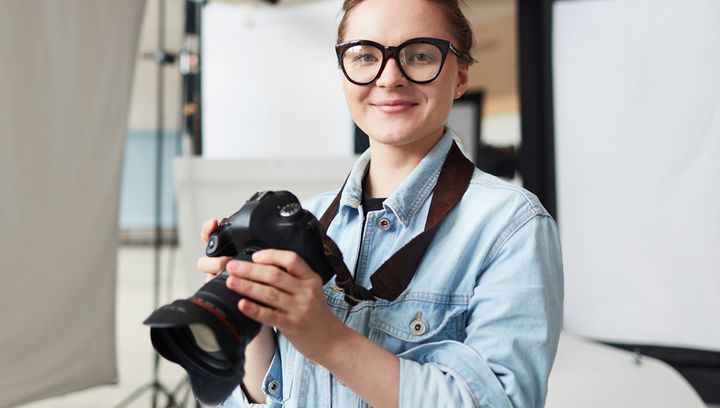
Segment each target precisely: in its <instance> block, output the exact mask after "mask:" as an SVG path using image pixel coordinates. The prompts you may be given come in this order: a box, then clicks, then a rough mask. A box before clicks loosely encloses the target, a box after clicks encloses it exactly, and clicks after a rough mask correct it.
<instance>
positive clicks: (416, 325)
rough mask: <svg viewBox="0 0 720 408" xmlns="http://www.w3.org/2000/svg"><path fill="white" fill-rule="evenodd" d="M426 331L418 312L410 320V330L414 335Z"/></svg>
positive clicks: (420, 313)
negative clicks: (413, 318)
mask: <svg viewBox="0 0 720 408" xmlns="http://www.w3.org/2000/svg"><path fill="white" fill-rule="evenodd" d="M425 331H427V326H425V322H423V321H422V312H418V314H417V316H416V317H415V320H413V321H412V322H410V332H411V333H412V334H413V335H415V336H422V335H423V334H425Z"/></svg>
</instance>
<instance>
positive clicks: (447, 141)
mask: <svg viewBox="0 0 720 408" xmlns="http://www.w3.org/2000/svg"><path fill="white" fill-rule="evenodd" d="M452 139H453V134H452V131H447V132H446V133H445V135H444V136H443V137H442V139H441V140H440V141H439V142H438V143H437V145H436V146H435V147H434V149H433V150H432V151H431V152H430V153H429V154H428V155H427V156H426V157H425V158H424V159H423V160H422V161H421V162H420V163H419V165H418V166H417V167H416V168H415V169H414V171H413V172H412V173H411V174H410V175H409V176H408V177H407V178H406V179H405V180H404V181H403V183H402V184H401V185H400V186H399V187H398V189H397V190H396V191H395V192H394V193H393V194H392V195H391V196H390V197H388V198H387V199H386V200H385V202H384V204H383V207H384V208H383V209H382V210H379V211H372V212H369V213H368V214H367V222H366V223H363V217H364V215H363V210H362V208H361V207H360V202H361V197H362V179H363V176H364V174H365V169H366V167H367V166H368V163H369V160H370V155H369V152H365V154H363V155H362V156H361V157H360V158H359V160H358V161H357V163H356V164H355V166H354V168H353V169H352V172H351V173H350V177H349V178H348V181H347V184H346V186H345V189H344V191H343V193H342V196H341V200H340V206H339V209H338V213H337V215H336V216H335V218H334V220H333V221H332V223H331V225H330V228H329V229H328V235H329V236H331V237H332V238H333V240H335V242H336V243H337V244H338V246H339V248H340V249H341V250H342V252H343V255H344V259H345V262H346V264H347V266H348V268H349V269H350V271H351V272H352V273H353V275H354V277H355V280H356V282H358V283H361V284H362V285H363V286H365V287H366V288H369V287H370V275H371V274H372V273H373V272H374V271H375V270H376V269H377V268H378V267H379V266H380V265H382V263H383V262H385V260H387V259H388V258H389V257H390V256H391V255H392V254H393V253H395V252H396V251H397V250H398V249H400V248H401V247H402V246H403V245H405V244H406V243H407V242H408V241H410V240H411V239H412V238H413V237H414V236H416V235H417V234H419V233H420V232H422V231H423V229H424V226H425V220H426V217H427V214H428V210H429V205H430V200H431V198H432V191H433V188H434V186H435V183H436V181H437V179H438V176H439V173H440V169H441V167H442V164H443V162H444V160H445V157H446V155H447V153H448V151H449V149H450V146H451V143H452ZM335 195H336V193H326V194H321V195H319V196H316V197H314V198H312V199H310V200H309V201H307V202H305V203H304V204H303V205H304V207H305V208H307V209H309V210H310V211H312V212H313V213H314V214H315V215H316V216H318V217H319V216H320V215H322V213H323V212H324V211H325V209H326V208H327V207H328V206H329V204H330V202H331V201H332V200H333V198H334V197H335ZM363 225H364V228H365V231H364V232H363V231H361V228H363ZM334 282H335V281H334V279H333V280H331V281H330V282H328V283H327V284H326V285H325V288H324V289H325V295H326V299H327V304H328V306H329V308H330V309H331V310H332V311H333V313H334V314H335V315H336V316H337V317H338V319H340V320H342V321H343V322H344V323H345V324H346V325H347V326H349V327H350V328H352V329H353V330H355V331H357V332H358V333H360V334H362V335H364V336H366V337H368V338H369V339H370V340H372V341H374V342H376V343H377V344H379V345H381V346H382V347H384V348H386V349H387V350H390V351H391V352H392V353H394V354H395V355H397V356H398V357H399V359H400V390H399V401H400V406H401V407H408V408H417V407H479V406H482V407H541V406H543V405H544V402H545V395H546V393H547V380H548V376H549V373H550V368H551V366H552V362H553V359H554V357H555V352H556V349H557V344H558V337H559V334H560V329H561V325H562V303H563V274H562V261H561V255H560V243H559V240H558V233H557V228H556V225H555V222H554V220H553V219H552V218H551V217H550V216H549V214H548V213H547V211H546V210H545V209H544V208H543V207H542V206H541V205H540V203H539V202H538V200H537V198H536V197H535V196H534V195H532V194H531V193H529V192H527V191H525V190H523V189H522V188H520V187H516V186H513V185H511V184H508V183H506V182H504V181H501V180H499V179H498V178H496V177H494V176H491V175H489V174H486V173H483V172H482V171H480V170H475V172H474V174H473V176H472V180H471V182H470V185H469V187H468V189H467V191H466V192H465V195H464V196H463V198H462V200H461V201H460V203H459V204H458V205H457V207H455V208H454V209H453V210H452V211H451V212H450V213H449V214H448V215H447V217H446V218H445V220H444V221H443V223H442V225H441V226H440V229H439V230H438V232H437V234H436V236H435V238H434V240H433V242H432V243H431V244H430V246H429V247H428V249H427V251H426V252H425V256H424V257H423V259H422V260H421V262H420V265H419V267H418V269H417V271H416V273H415V275H414V277H413V280H412V281H411V283H410V285H409V286H408V288H407V289H406V290H405V291H404V292H403V293H402V294H401V295H400V296H399V297H398V298H397V299H396V300H394V301H388V300H384V299H379V300H377V301H362V302H360V303H358V304H357V305H355V306H354V307H350V306H349V305H348V304H347V303H346V302H345V300H344V297H343V294H342V293H340V292H339V290H338V289H337V288H336V285H335V283H334ZM277 339H278V346H277V350H276V353H275V356H274V357H273V360H272V362H271V364H270V368H269V370H268V372H267V374H266V377H265V379H264V382H263V391H264V393H265V394H266V397H267V403H266V404H249V403H248V402H247V399H246V397H245V395H244V394H243V392H242V391H241V390H240V388H239V387H238V388H237V389H236V390H235V392H234V393H233V395H232V396H231V397H230V398H228V400H227V401H225V403H224V406H225V407H227V408H236V407H248V406H267V407H271V408H275V407H292V408H296V407H297V408H300V407H308V408H322V407H341V408H351V407H367V406H369V405H368V404H367V403H365V402H364V401H362V400H361V399H360V397H359V396H357V395H356V394H355V393H354V392H353V391H352V390H350V389H349V388H347V387H346V386H345V385H343V384H342V383H340V382H339V381H337V380H336V379H335V378H334V377H333V376H332V374H330V372H328V370H326V369H325V368H323V367H321V366H318V365H315V364H313V363H312V362H310V361H308V360H306V359H305V358H304V357H303V356H302V355H301V354H300V353H299V352H298V351H297V350H296V349H295V348H294V347H293V345H292V344H291V343H290V342H289V341H287V339H285V338H284V337H283V336H282V334H278V336H277ZM347 352H348V353H352V352H353V350H347Z"/></svg>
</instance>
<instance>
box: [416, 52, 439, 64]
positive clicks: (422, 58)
mask: <svg viewBox="0 0 720 408" xmlns="http://www.w3.org/2000/svg"><path fill="white" fill-rule="evenodd" d="M412 61H414V62H421V63H425V64H429V63H431V62H433V61H435V58H434V57H433V56H432V55H430V54H423V53H417V54H415V55H413V56H412Z"/></svg>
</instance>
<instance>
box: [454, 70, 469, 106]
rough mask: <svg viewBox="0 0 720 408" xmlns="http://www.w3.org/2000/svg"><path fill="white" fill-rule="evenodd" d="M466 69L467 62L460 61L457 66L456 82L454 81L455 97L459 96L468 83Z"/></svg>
mask: <svg viewBox="0 0 720 408" xmlns="http://www.w3.org/2000/svg"><path fill="white" fill-rule="evenodd" d="M468 69H469V66H468V64H464V63H461V64H460V66H459V67H458V73H457V82H456V83H455V94H454V97H455V99H457V98H459V97H461V96H462V95H463V94H464V93H465V91H466V90H467V88H468V86H469V85H470V83H469V74H468Z"/></svg>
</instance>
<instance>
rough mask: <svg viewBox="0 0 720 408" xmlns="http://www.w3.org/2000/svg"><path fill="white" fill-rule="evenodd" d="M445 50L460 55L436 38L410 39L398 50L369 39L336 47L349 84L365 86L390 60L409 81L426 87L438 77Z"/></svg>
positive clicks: (455, 49) (376, 76) (375, 77)
mask: <svg viewBox="0 0 720 408" xmlns="http://www.w3.org/2000/svg"><path fill="white" fill-rule="evenodd" d="M448 51H452V52H453V54H455V55H457V56H458V57H459V56H460V52H459V51H458V50H457V48H455V47H453V45H452V44H450V42H449V41H446V40H440V39H438V38H413V39H411V40H407V41H405V42H404V43H402V44H400V45H398V46H397V47H385V46H384V45H382V44H378V43H376V42H374V41H369V40H351V41H346V42H342V43H340V44H337V45H336V46H335V52H336V53H337V57H338V63H339V64H340V68H341V69H342V71H343V74H345V77H346V78H347V79H348V81H350V82H352V83H353V84H355V85H367V84H370V83H372V82H373V81H375V80H376V79H378V78H379V77H380V74H382V72H383V69H385V65H386V64H387V62H388V60H389V59H390V58H395V62H397V64H398V67H399V68H400V72H402V74H403V75H404V76H405V77H406V78H407V79H409V80H410V81H412V82H415V83H417V84H426V83H428V82H432V81H433V80H435V78H437V77H438V75H440V71H441V70H442V67H443V65H444V64H445V57H447V54H448Z"/></svg>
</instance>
